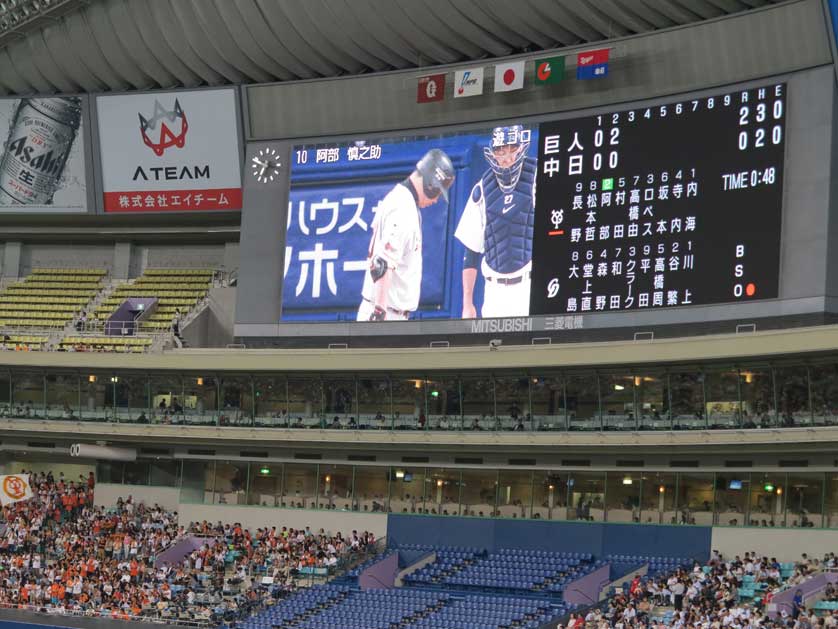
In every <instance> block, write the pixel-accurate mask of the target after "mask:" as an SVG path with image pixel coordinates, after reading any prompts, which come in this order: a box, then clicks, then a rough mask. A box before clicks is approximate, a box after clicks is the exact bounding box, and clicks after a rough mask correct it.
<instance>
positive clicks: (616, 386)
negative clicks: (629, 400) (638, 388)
mask: <svg viewBox="0 0 838 629" xmlns="http://www.w3.org/2000/svg"><path fill="white" fill-rule="evenodd" d="M614 390H615V391H623V390H625V387H624V386H623V385H621V384H615V385H614Z"/></svg>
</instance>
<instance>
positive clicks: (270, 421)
mask: <svg viewBox="0 0 838 629" xmlns="http://www.w3.org/2000/svg"><path fill="white" fill-rule="evenodd" d="M253 386H254V388H255V389H256V399H255V400H254V412H253V413H254V423H255V424H256V425H257V426H272V427H277V428H280V427H282V428H285V427H288V425H289V423H290V422H289V418H288V390H287V388H286V387H287V383H286V381H285V378H282V377H279V376H276V377H274V376H257V377H256V378H254V379H253Z"/></svg>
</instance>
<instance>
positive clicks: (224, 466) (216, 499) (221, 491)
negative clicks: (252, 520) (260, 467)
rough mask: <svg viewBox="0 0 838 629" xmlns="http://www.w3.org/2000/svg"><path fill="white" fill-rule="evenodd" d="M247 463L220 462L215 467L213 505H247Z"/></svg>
mask: <svg viewBox="0 0 838 629" xmlns="http://www.w3.org/2000/svg"><path fill="white" fill-rule="evenodd" d="M246 489H247V463H242V462H238V461H236V462H229V461H218V462H216V465H215V485H214V490H213V499H212V502H213V504H222V505H238V504H245V503H246V498H247V497H246V496H245V490H246Z"/></svg>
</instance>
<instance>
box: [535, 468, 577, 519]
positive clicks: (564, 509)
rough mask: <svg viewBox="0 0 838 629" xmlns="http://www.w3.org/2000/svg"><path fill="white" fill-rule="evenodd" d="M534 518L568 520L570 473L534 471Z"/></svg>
mask: <svg viewBox="0 0 838 629" xmlns="http://www.w3.org/2000/svg"><path fill="white" fill-rule="evenodd" d="M534 475H535V478H534V483H533V500H532V505H533V506H532V518H533V519H535V520H567V519H568V517H569V509H568V505H567V497H568V483H569V482H570V475H569V474H559V473H557V472H544V471H536V472H534Z"/></svg>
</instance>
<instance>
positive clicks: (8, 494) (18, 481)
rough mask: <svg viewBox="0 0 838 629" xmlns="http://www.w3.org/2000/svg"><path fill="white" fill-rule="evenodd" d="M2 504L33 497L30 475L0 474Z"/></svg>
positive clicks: (0, 498) (0, 500)
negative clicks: (30, 487)
mask: <svg viewBox="0 0 838 629" xmlns="http://www.w3.org/2000/svg"><path fill="white" fill-rule="evenodd" d="M0 488H2V491H0V504H4V505H5V504H11V503H13V502H18V501H20V500H26V499H27V498H31V497H32V491H31V490H30V489H29V475H28V474H26V475H20V474H9V475H6V476H0Z"/></svg>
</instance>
